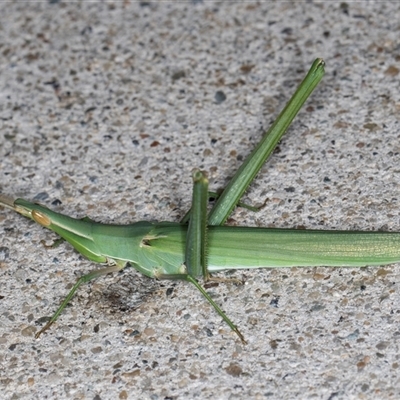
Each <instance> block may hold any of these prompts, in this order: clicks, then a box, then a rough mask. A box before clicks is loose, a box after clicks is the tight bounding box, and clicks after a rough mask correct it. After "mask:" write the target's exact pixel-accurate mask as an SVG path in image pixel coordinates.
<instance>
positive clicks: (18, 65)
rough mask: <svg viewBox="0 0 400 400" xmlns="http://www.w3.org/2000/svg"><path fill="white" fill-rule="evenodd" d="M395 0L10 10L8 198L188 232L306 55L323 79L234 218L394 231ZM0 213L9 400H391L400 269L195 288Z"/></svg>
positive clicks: (4, 388)
mask: <svg viewBox="0 0 400 400" xmlns="http://www.w3.org/2000/svg"><path fill="white" fill-rule="evenodd" d="M399 19H400V4H399V3H398V2H379V3H378V2H348V3H339V2H311V1H310V2H308V1H307V2H281V1H274V2H235V3H234V2H223V3H214V2H210V1H203V2H201V1H192V2H189V1H187V2H166V1H163V2H159V3H153V2H150V3H148V2H134V1H118V2H110V1H108V2H107V1H104V2H74V3H72V2H63V1H61V2H59V1H47V2H2V3H1V4H0V63H1V64H0V65H1V74H0V87H1V89H0V96H1V100H0V123H1V130H0V176H1V178H0V191H1V192H3V193H7V194H9V195H12V196H15V197H24V198H27V199H31V200H37V201H40V202H41V203H44V204H46V205H48V206H49V207H52V208H54V209H55V210H58V211H60V212H64V213H66V214H69V215H71V216H76V217H82V216H84V215H89V216H90V217H91V218H93V219H96V220H99V221H102V222H116V223H121V224H125V223H128V222H131V221H136V220H141V219H158V220H172V221H177V220H179V218H180V217H181V216H182V215H183V214H184V213H185V211H186V210H187V209H188V207H189V204H190V195H191V182H190V172H191V170H192V168H193V167H200V168H202V169H205V170H206V171H208V173H209V176H210V180H211V187H212V188H221V187H223V186H224V185H225V184H226V182H227V181H228V179H229V177H230V176H231V175H232V173H233V172H234V170H235V169H236V168H238V166H239V165H240V163H241V160H242V159H243V157H245V156H246V155H247V154H248V153H249V151H250V149H251V148H252V147H253V146H254V144H255V143H257V141H258V140H259V138H260V137H261V135H262V133H263V131H264V130H265V129H266V128H267V127H268V126H269V125H270V124H271V122H272V121H273V120H274V117H276V116H277V114H278V113H279V111H280V109H281V108H282V107H283V106H284V104H285V102H286V101H287V100H288V99H289V97H290V96H291V95H292V93H293V91H294V88H295V87H296V85H297V84H298V83H299V81H300V80H301V79H302V78H303V76H304V75H305V73H306V71H307V70H308V68H309V66H310V65H311V63H312V61H313V60H314V59H315V58H316V57H322V58H324V59H325V61H326V71H327V73H326V76H325V78H324V80H323V82H322V83H321V84H320V86H319V87H318V88H317V90H316V91H315V93H314V94H313V95H312V98H311V99H310V101H308V103H307V105H306V106H305V107H304V109H303V110H302V111H301V112H300V114H299V116H298V118H296V120H295V122H294V124H293V125H292V127H291V128H290V130H289V131H288V133H287V135H286V136H285V138H284V139H283V140H282V142H281V144H280V145H279V149H278V151H277V152H275V154H274V155H273V157H272V159H271V160H270V161H269V162H268V164H267V165H266V166H265V167H264V168H263V170H262V172H261V173H260V174H259V176H258V178H257V180H256V182H255V183H254V185H253V186H252V187H251V190H249V192H248V194H247V196H246V198H247V201H249V202H251V203H253V204H262V203H263V202H264V201H265V200H267V204H266V207H265V208H264V209H263V211H262V212H260V213H258V214H252V213H250V212H248V211H246V210H243V209H238V210H236V211H235V212H234V213H233V215H232V219H231V220H230V222H229V223H231V224H234V225H235V224H237V225H252V226H255V225H256V226H276V227H300V226H302V227H307V228H318V229H322V228H325V229H365V230H378V229H384V230H400V220H399V217H398V210H399V203H400V190H399V182H400V175H399V172H400V170H399V160H400V142H399V136H400V126H399V117H398V116H399V112H400V93H399V86H400V85H399V70H400V47H399V41H398V38H399V35H400V32H399ZM54 237H55V236H54V235H53V234H51V232H47V231H45V230H44V229H42V228H41V227H39V226H37V225H35V224H33V223H32V222H30V221H28V220H26V219H24V218H22V217H20V216H18V215H16V214H14V213H12V212H11V211H8V210H3V209H2V210H1V211H0V238H1V243H0V267H1V268H0V273H1V285H0V309H1V325H0V365H1V372H0V392H1V395H0V397H1V398H4V399H96V400H98V399H138V398H140V399H152V400H159V399H196V398H198V399H243V398H251V399H264V398H267V399H294V398H297V399H312V398H315V399H377V398H379V399H396V398H399V397H400V382H399V365H400V360H399V357H400V354H399V341H400V325H399V323H400V316H399V311H400V288H399V282H400V280H399V278H400V266H399V265H393V266H386V267H378V268H377V267H375V268H372V267H368V268H358V269H355V268H353V269H345V268H337V269H334V268H303V269H301V268H293V269H275V270H257V271H251V272H249V271H238V272H237V273H235V276H236V277H238V278H239V279H244V280H245V282H246V283H245V284H244V285H243V286H240V287H237V286H234V285H229V284H228V285H223V284H220V285H219V286H217V287H213V288H211V289H210V293H211V294H212V295H213V297H214V298H215V299H216V301H217V302H218V303H219V304H221V305H222V306H223V308H224V310H225V311H226V312H227V313H228V315H229V316H231V318H232V319H233V321H234V322H235V323H237V324H238V325H239V327H240V328H241V330H242V332H243V334H244V335H245V337H246V339H247V340H248V345H247V346H243V345H242V344H241V343H240V342H239V341H238V339H237V338H236V336H235V335H234V334H233V333H231V332H230V331H229V328H228V327H227V326H226V325H225V324H224V323H223V322H222V321H221V319H220V318H219V317H218V316H217V315H216V313H215V312H214V311H213V310H211V308H210V306H209V305H208V304H206V303H205V302H204V301H203V299H202V298H201V297H200V295H199V294H198V293H197V292H196V291H195V290H194V289H193V288H192V287H190V286H188V285H186V284H183V283H174V282H161V284H157V283H154V282H152V281H150V280H148V279H145V278H141V277H140V276H139V275H138V274H135V273H134V271H133V270H126V271H124V273H121V274H118V275H117V276H107V277H106V278H104V279H98V280H97V281H95V282H93V283H92V284H90V285H88V286H85V287H84V288H82V289H81V290H80V291H79V293H78V294H77V295H76V296H75V298H74V299H73V301H72V303H71V306H70V307H68V309H67V310H65V312H64V313H63V314H62V316H61V317H60V319H59V321H58V322H57V323H56V324H55V325H54V326H53V327H52V329H51V330H50V331H48V332H47V333H45V334H44V335H43V336H42V337H41V338H40V339H39V340H35V338H34V334H35V332H37V331H38V329H40V326H42V325H43V318H44V317H46V316H49V315H51V314H52V313H53V312H54V311H55V308H56V306H57V304H59V302H60V300H61V299H62V298H63V296H64V295H65V294H66V293H67V291H68V288H70V287H71V284H72V283H73V282H74V281H75V279H76V277H77V276H79V275H80V274H82V273H84V272H87V271H89V270H90V269H92V268H93V264H92V263H90V262H88V261H86V260H84V259H83V258H82V257H80V256H79V255H78V254H77V253H76V252H75V251H73V250H72V248H71V247H70V246H69V245H66V244H63V245H61V246H60V247H59V248H57V249H46V248H45V247H43V246H42V245H41V243H40V241H41V240H42V239H44V240H45V241H46V242H47V243H51V242H52V240H53V239H54Z"/></svg>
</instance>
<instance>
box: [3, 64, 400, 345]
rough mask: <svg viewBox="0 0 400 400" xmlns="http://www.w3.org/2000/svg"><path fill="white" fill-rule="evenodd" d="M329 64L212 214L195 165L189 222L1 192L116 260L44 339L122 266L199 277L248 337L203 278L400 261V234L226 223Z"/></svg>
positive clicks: (83, 246) (307, 83)
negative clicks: (85, 210)
mask: <svg viewBox="0 0 400 400" xmlns="http://www.w3.org/2000/svg"><path fill="white" fill-rule="evenodd" d="M324 65H325V64H324V61H323V60H322V59H316V60H315V61H314V63H313V64H312V66H311V68H310V70H309V72H308V73H307V75H306V77H305V78H304V80H303V81H302V83H301V84H300V85H299V87H298V89H297V90H296V92H295V94H294V95H293V97H292V98H291V99H290V101H289V102H288V104H287V105H286V107H285V108H284V110H283V111H282V112H281V114H280V115H279V116H278V118H277V120H276V121H275V123H274V124H273V125H272V126H271V128H270V129H269V130H268V132H267V133H266V134H265V135H264V137H263V138H262V140H261V141H260V143H259V144H258V145H257V146H256V148H255V149H254V150H253V152H252V153H251V154H250V155H249V156H248V158H247V159H246V160H245V161H244V163H243V164H242V165H241V167H240V168H239V170H238V171H237V172H236V174H235V175H234V177H233V178H232V180H231V181H230V183H229V184H228V186H227V187H226V188H225V189H224V191H223V192H222V194H221V195H220V196H219V197H218V199H217V201H216V203H215V204H214V206H213V208H212V209H211V211H210V213H209V214H208V215H207V202H208V197H209V193H208V181H207V178H206V177H205V174H204V173H202V172H201V171H199V170H195V171H194V172H193V181H194V185H193V200H192V208H191V210H190V213H189V214H188V219H189V223H188V224H187V223H186V220H185V221H183V222H181V223H175V222H147V221H141V222H136V223H133V224H129V225H107V224H102V223H98V222H94V221H92V220H90V219H88V218H84V219H75V218H71V217H68V216H65V215H62V214H59V213H57V212H54V211H51V210H49V209H48V208H47V207H44V206H42V205H39V204H36V203H31V202H29V201H26V200H23V199H17V200H15V201H11V200H10V199H8V198H7V197H5V196H1V197H0V204H1V205H3V206H5V207H8V208H11V209H13V210H14V211H16V212H18V213H20V214H22V215H23V216H25V217H28V218H31V219H32V220H34V221H35V222H37V223H39V224H40V225H42V226H44V227H46V228H49V229H51V230H52V231H54V232H56V233H57V234H58V235H60V236H61V237H62V238H63V239H65V240H66V241H68V242H69V243H70V244H71V245H72V246H73V247H74V248H75V249H76V250H77V251H78V252H80V253H81V254H82V255H84V256H85V257H86V258H88V259H89V260H91V261H95V262H98V263H106V264H108V266H106V267H104V268H102V269H99V270H94V271H92V272H90V273H88V274H87V275H83V276H82V277H80V278H79V279H78V280H77V282H76V283H75V285H74V286H73V288H72V289H71V291H70V292H69V293H68V295H67V297H66V298H65V299H64V301H63V302H62V303H61V305H60V306H59V308H58V309H57V311H56V312H55V314H54V315H53V317H52V318H51V319H50V320H49V321H48V323H47V324H46V325H45V326H44V327H43V328H42V329H41V330H40V331H39V332H38V333H37V334H36V335H35V336H36V338H38V337H39V336H40V334H41V333H43V332H44V331H46V330H47V329H48V328H49V327H50V326H51V325H52V324H53V323H54V322H55V321H56V320H57V318H58V317H59V315H60V314H61V312H62V311H63V309H64V308H65V307H66V305H67V304H68V302H69V301H70V300H71V298H72V297H73V295H74V294H75V292H76V290H77V289H78V288H79V286H80V285H81V284H83V283H85V282H88V281H90V280H92V279H95V278H97V277H99V276H101V275H105V274H108V273H111V272H116V271H119V270H121V269H122V268H124V267H126V266H127V265H128V264H129V265H131V266H132V267H134V268H135V269H137V270H138V271H140V272H141V273H143V274H144V275H146V276H148V277H151V278H156V279H180V280H184V281H187V282H190V283H192V284H193V285H194V286H195V287H196V288H197V289H198V290H199V291H200V292H201V294H202V295H203V296H204V297H205V298H206V299H207V300H208V301H209V303H210V304H211V305H212V306H213V307H214V309H215V310H216V311H217V312H218V314H219V315H220V316H221V317H222V318H223V320H224V321H225V322H226V323H227V324H228V325H229V326H230V328H231V329H232V330H233V331H234V332H236V334H237V335H238V336H239V338H240V339H241V340H242V342H244V343H245V340H244V337H243V335H242V334H241V333H240V331H239V330H238V328H237V327H236V326H235V325H234V324H233V322H232V321H231V320H230V319H229V318H228V317H227V316H226V315H225V313H224V312H223V311H222V310H221V309H220V307H219V306H218V305H217V304H216V303H215V302H214V300H213V299H212V298H211V297H210V295H209V294H208V293H207V292H206V291H205V290H204V288H203V287H202V286H201V285H200V284H199V283H198V281H197V278H198V277H201V276H203V278H204V280H208V279H212V278H211V276H210V274H211V273H213V272H218V271H223V270H229V269H243V268H270V267H294V266H298V267H299V266H303V267H314V266H332V267H342V266H352V267H356V266H358V267H360V266H366V265H382V264H390V263H394V262H400V233H395V232H393V233H391V232H357V231H323V230H292V229H268V228H252V227H231V226H226V225H224V223H225V221H226V219H227V218H228V216H229V215H230V213H231V211H232V210H233V208H234V207H235V206H236V205H237V204H238V202H239V199H240V197H241V196H242V195H243V193H244V192H245V190H246V189H247V187H248V186H249V185H250V183H251V182H252V180H253V179H254V177H255V176H256V174H257V173H258V171H259V170H260V168H261V166H262V165H263V164H264V162H265V161H266V159H267V158H268V157H269V156H270V154H271V153H272V151H273V149H274V148H275V146H276V145H277V143H278V142H279V140H280V139H281V137H282V135H283V134H284V132H285V131H286V129H287V128H288V126H289V125H290V123H291V122H292V120H293V118H294V117H295V116H296V114H297V113H298V111H299V110H300V108H301V107H302V105H303V104H304V102H305V101H306V100H307V98H308V97H309V95H310V94H311V92H312V91H313V90H314V88H315V87H316V86H317V85H318V83H319V82H320V80H321V79H322V77H323V75H324Z"/></svg>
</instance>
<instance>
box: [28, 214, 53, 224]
mask: <svg viewBox="0 0 400 400" xmlns="http://www.w3.org/2000/svg"><path fill="white" fill-rule="evenodd" d="M32 218H33V220H34V221H35V222H37V223H38V224H40V225H42V226H50V225H51V219H50V218H49V217H48V216H46V215H44V214H43V213H41V212H40V211H37V210H32Z"/></svg>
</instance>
